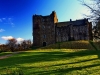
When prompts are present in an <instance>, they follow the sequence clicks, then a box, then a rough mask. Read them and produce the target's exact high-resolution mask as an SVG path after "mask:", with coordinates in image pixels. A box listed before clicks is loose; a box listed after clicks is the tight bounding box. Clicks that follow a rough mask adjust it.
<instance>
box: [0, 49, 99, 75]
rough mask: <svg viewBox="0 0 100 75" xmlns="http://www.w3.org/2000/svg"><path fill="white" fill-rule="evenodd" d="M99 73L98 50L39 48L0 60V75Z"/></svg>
mask: <svg viewBox="0 0 100 75" xmlns="http://www.w3.org/2000/svg"><path fill="white" fill-rule="evenodd" d="M15 72H16V75H18V72H20V73H23V74H24V75H99V74H100V51H95V50H72V49H71V50H70V49H40V50H31V51H26V52H22V53H20V54H15V55H14V56H12V57H10V58H7V59H2V60H0V75H6V74H9V75H14V74H13V73H15Z"/></svg>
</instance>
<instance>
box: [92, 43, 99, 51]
mask: <svg viewBox="0 0 100 75" xmlns="http://www.w3.org/2000/svg"><path fill="white" fill-rule="evenodd" d="M93 43H94V46H95V47H96V48H97V50H100V42H93Z"/></svg>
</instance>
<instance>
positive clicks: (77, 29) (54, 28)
mask: <svg viewBox="0 0 100 75" xmlns="http://www.w3.org/2000/svg"><path fill="white" fill-rule="evenodd" d="M32 18H33V19H32V21H33V33H32V34H33V45H34V46H46V45H50V44H54V43H56V42H63V41H71V40H92V23H91V22H88V19H80V20H76V21H72V20H71V19H70V21H67V22H58V19H57V15H56V12H55V11H52V13H51V14H50V15H47V16H42V15H36V14H35V15H33V17H32Z"/></svg>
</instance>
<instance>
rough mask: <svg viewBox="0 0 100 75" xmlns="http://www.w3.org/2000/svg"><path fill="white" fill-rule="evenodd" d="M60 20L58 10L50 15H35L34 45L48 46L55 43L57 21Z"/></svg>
mask: <svg viewBox="0 0 100 75" xmlns="http://www.w3.org/2000/svg"><path fill="white" fill-rule="evenodd" d="M56 22H58V19H57V16H56V12H55V11H53V12H52V13H51V14H50V15H48V16H42V15H33V40H34V41H33V42H34V46H46V45H49V44H53V43H55V23H56Z"/></svg>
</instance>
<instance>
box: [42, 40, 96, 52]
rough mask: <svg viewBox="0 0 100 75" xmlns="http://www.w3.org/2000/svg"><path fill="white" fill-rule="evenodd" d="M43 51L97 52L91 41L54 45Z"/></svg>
mask: <svg viewBox="0 0 100 75" xmlns="http://www.w3.org/2000/svg"><path fill="white" fill-rule="evenodd" d="M41 49H87V50H95V49H94V47H93V46H92V45H91V44H90V43H89V41H68V42H61V43H56V44H52V45H49V46H46V47H42V48H41Z"/></svg>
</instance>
